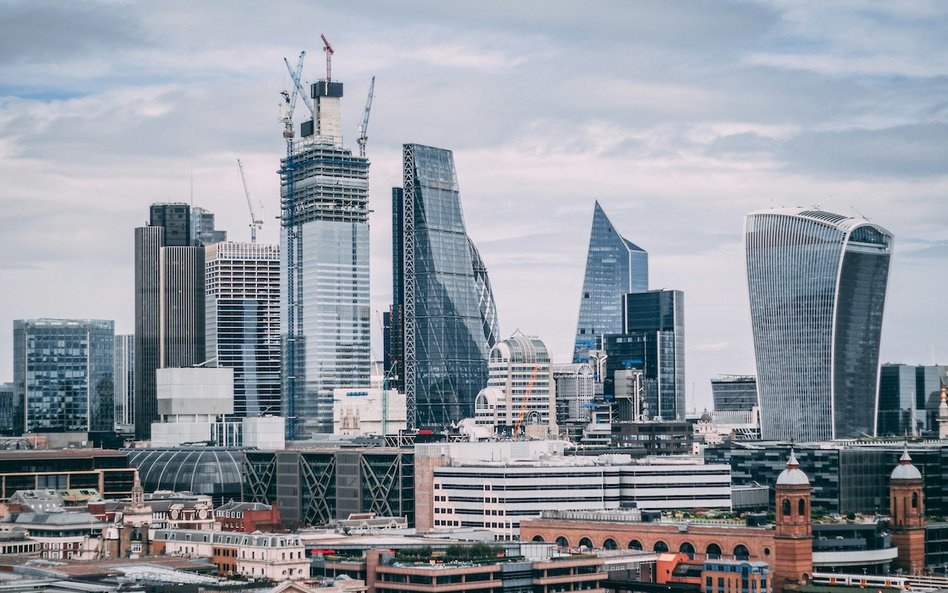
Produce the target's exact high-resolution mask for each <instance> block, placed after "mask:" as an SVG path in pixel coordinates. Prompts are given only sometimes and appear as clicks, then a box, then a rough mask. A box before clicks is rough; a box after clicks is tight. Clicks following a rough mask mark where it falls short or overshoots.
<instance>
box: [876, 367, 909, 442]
mask: <svg viewBox="0 0 948 593" xmlns="http://www.w3.org/2000/svg"><path fill="white" fill-rule="evenodd" d="M915 375H916V367H915V366H909V365H907V364H884V365H882V368H881V369H880V370H879V417H878V425H877V433H878V435H879V436H910V435H914V434H916V432H915V392H916V387H915Z"/></svg>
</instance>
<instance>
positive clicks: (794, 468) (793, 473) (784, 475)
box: [777, 450, 810, 486]
mask: <svg viewBox="0 0 948 593" xmlns="http://www.w3.org/2000/svg"><path fill="white" fill-rule="evenodd" d="M809 485H810V479H809V478H807V477H806V474H805V473H803V470H802V469H800V464H799V462H797V456H796V455H795V454H794V453H793V451H792V450H791V451H790V459H788V460H787V468H786V469H785V470H783V471H782V472H780V475H779V476H777V486H809Z"/></svg>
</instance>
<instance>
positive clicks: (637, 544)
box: [629, 539, 642, 550]
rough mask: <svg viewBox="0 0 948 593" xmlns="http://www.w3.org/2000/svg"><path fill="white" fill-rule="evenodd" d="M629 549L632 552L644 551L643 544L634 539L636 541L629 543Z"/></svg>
mask: <svg viewBox="0 0 948 593" xmlns="http://www.w3.org/2000/svg"><path fill="white" fill-rule="evenodd" d="M629 549H630V550H641V549H642V542H640V541H639V540H637V539H634V540H632V541H630V542H629Z"/></svg>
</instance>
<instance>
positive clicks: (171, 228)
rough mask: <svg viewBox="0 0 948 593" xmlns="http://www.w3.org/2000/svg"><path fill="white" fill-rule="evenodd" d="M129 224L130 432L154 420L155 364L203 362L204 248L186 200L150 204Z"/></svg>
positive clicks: (139, 433) (147, 430)
mask: <svg viewBox="0 0 948 593" xmlns="http://www.w3.org/2000/svg"><path fill="white" fill-rule="evenodd" d="M150 214H151V217H150V224H149V225H148V226H144V227H139V228H137V229H135V436H136V437H137V438H139V439H147V438H149V437H150V436H151V423H152V422H153V421H155V420H157V419H158V407H157V406H158V403H157V399H156V397H157V396H156V393H155V369H159V368H169V367H186V366H191V365H194V364H198V363H201V362H204V360H205V359H204V248H203V247H200V246H196V245H194V241H193V240H192V237H191V214H190V207H189V206H188V205H187V204H181V203H172V204H152V206H151V209H150Z"/></svg>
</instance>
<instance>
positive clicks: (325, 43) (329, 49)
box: [319, 33, 335, 82]
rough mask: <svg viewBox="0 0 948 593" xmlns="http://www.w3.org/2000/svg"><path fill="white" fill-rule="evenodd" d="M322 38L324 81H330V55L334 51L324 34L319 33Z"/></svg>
mask: <svg viewBox="0 0 948 593" xmlns="http://www.w3.org/2000/svg"><path fill="white" fill-rule="evenodd" d="M319 36H320V37H321V38H322V40H323V51H324V52H326V82H332V55H333V54H334V53H335V52H334V51H333V49H332V46H331V45H329V40H328V39H326V36H325V35H323V34H322V33H320V35H319Z"/></svg>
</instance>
